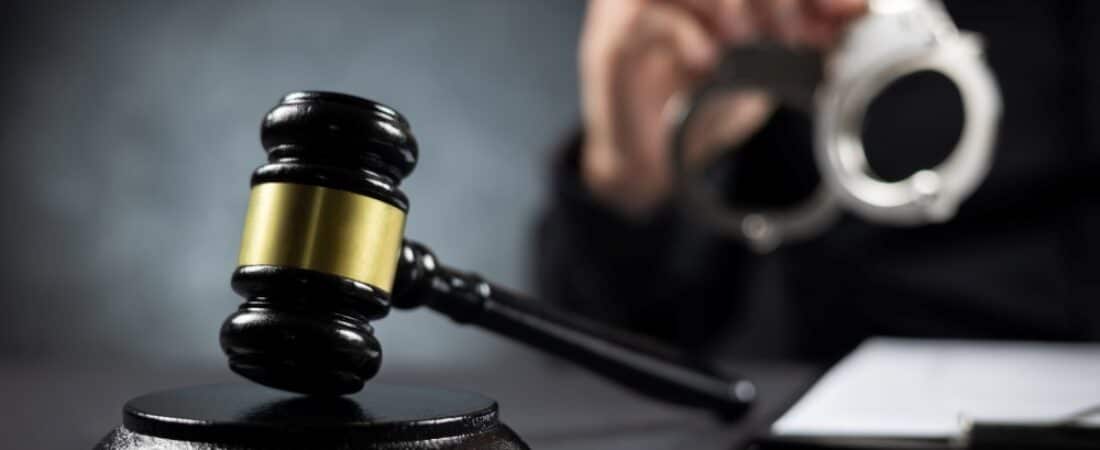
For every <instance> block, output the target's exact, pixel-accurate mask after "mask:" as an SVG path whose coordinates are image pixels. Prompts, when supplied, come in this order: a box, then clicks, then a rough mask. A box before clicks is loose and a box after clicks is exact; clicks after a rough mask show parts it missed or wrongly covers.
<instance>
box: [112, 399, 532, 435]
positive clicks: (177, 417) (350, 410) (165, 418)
mask: <svg viewBox="0 0 1100 450" xmlns="http://www.w3.org/2000/svg"><path fill="white" fill-rule="evenodd" d="M95 448H96V450H138V449H154V448H155V449H164V450H172V449H181V450H182V449H195V448H203V449H211V450H222V449H224V450H229V449H233V450H246V449H247V450H253V449H257V450H258V449H290V448H310V449H346V450H354V449H366V448H370V449H402V450H417V449H441V448H447V449H456V450H461V449H489V450H521V449H522V450H526V449H528V446H527V444H525V443H524V442H523V441H521V440H520V439H519V437H518V436H516V434H515V432H513V431H512V430H511V429H510V428H508V426H506V425H504V424H503V423H501V422H500V421H499V419H498V416H497V404H496V402H495V401H494V400H492V399H490V398H487V397H484V396H482V395H479V394H475V393H471V392H463V391H454V390H446V389H438V388H431V387H415V386H399V385H386V384H375V383H372V384H368V385H367V386H366V388H365V389H363V390H362V391H360V392H359V393H357V394H355V395H352V396H344V397H339V396H326V397H318V396H303V395H299V394H292V393H287V392H283V391H278V390H274V389H270V388H266V387H263V386H258V385H255V384H217V385H206V386H194V387H186V388H180V389H174V390H168V391H161V392H154V393H151V394H147V395H143V396H141V397H138V398H135V399H133V400H130V401H129V402H128V403H126V406H125V407H124V408H123V421H122V426H120V427H118V428H115V429H114V430H112V431H111V432H110V433H109V434H108V435H107V436H106V437H104V438H103V440H102V441H100V442H99V444H98V445H97V446H96V447H95Z"/></svg>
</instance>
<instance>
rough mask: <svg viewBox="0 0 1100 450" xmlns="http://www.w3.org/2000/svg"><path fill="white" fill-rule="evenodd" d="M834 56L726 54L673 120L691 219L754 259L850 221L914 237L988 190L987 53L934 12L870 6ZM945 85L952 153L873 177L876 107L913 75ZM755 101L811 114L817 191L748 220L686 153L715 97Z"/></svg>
mask: <svg viewBox="0 0 1100 450" xmlns="http://www.w3.org/2000/svg"><path fill="white" fill-rule="evenodd" d="M868 6H869V12H868V14H867V15H866V16H864V17H863V18H861V19H859V20H857V21H856V22H855V23H853V24H852V25H851V27H850V29H849V30H848V34H847V35H846V36H845V38H844V40H843V41H842V43H841V45H840V46H839V47H838V48H837V49H836V50H835V52H833V53H831V54H830V59H829V61H828V63H827V64H826V61H825V59H824V56H823V55H821V54H820V53H819V52H816V51H811V50H798V49H791V48H785V47H782V46H779V45H767V44H760V45H756V46H751V47H743V48H736V49H733V50H731V52H730V54H729V55H728V56H729V57H727V58H725V61H724V62H723V63H722V64H721V65H720V67H719V69H718V70H717V71H716V74H715V75H714V76H713V77H712V78H711V80H710V81H708V82H707V83H705V84H704V85H703V86H702V87H701V88H699V89H698V90H696V91H695V92H694V94H693V95H692V96H691V98H690V99H689V100H688V101H687V102H685V103H684V105H685V106H684V107H683V108H682V110H681V112H680V113H679V114H677V115H676V118H675V119H674V120H675V122H676V123H675V127H674V133H673V138H672V147H673V148H672V155H673V156H672V158H673V165H674V167H675V168H676V170H677V171H678V175H680V176H678V177H677V178H678V179H680V180H681V184H682V185H683V186H682V187H683V189H681V192H683V193H684V194H685V200H686V203H687V204H688V206H689V208H690V209H692V210H693V211H694V212H696V213H697V214H698V216H699V217H701V218H703V219H704V221H705V222H707V223H709V224H711V225H714V226H715V227H717V229H718V230H720V231H722V232H724V233H725V234H729V235H732V236H735V237H737V238H740V239H743V240H744V241H746V243H748V244H749V247H750V248H752V249H753V250H756V251H758V252H762V253H766V252H769V251H771V250H773V249H775V248H776V247H778V246H779V245H781V244H782V243H784V242H792V241H800V240H805V239H809V238H812V237H814V236H816V235H818V234H820V233H821V232H823V231H825V230H826V229H828V228H829V227H830V226H831V225H832V224H834V223H835V222H836V220H837V219H838V218H839V216H840V212H841V210H848V211H850V212H852V213H854V214H856V215H858V216H860V217H862V218H864V219H866V220H868V221H872V222H876V223H880V224H885V225H893V226H916V225H922V224H928V223H939V222H945V221H947V220H950V219H951V218H952V217H953V216H954V214H955V211H956V209H957V208H958V206H959V204H960V203H962V201H963V200H965V199H966V198H967V197H968V196H969V195H970V194H971V193H973V192H974V190H975V189H977V187H978V186H979V185H980V184H981V182H982V181H983V180H984V179H985V176H986V175H987V173H988V172H989V168H990V165H991V164H992V159H993V145H994V141H995V135H996V131H997V126H998V123H999V120H1000V114H1001V96H1000V91H999V90H998V88H997V84H996V81H995V80H994V78H993V75H992V73H991V71H990V69H989V67H988V66H987V65H986V64H985V61H984V60H983V50H982V42H981V40H980V37H979V36H977V35H976V34H974V33H970V32H964V31H960V30H958V28H956V26H955V23H954V22H953V21H952V20H951V18H950V17H949V16H948V14H947V11H946V10H945V9H944V6H943V4H942V2H940V1H939V0H871V1H870V2H869V5H868ZM924 71H931V72H936V73H939V74H942V75H943V76H945V77H946V78H947V79H949V80H950V81H952V82H953V83H954V84H955V86H956V87H957V88H958V91H959V94H960V96H961V100H962V106H963V113H964V124H963V126H962V133H961V135H960V137H959V141H958V143H957V144H956V147H955V150H954V151H953V152H952V153H951V154H950V155H949V156H948V157H947V158H946V159H944V160H943V161H942V162H940V163H939V164H938V165H936V166H935V167H932V168H928V169H924V170H919V171H917V172H915V173H913V174H911V175H910V176H908V177H907V178H905V179H902V180H899V181H884V180H882V179H880V178H878V177H877V176H875V175H874V173H873V172H872V171H871V169H870V166H869V164H868V162H867V156H866V153H865V150H864V147H863V142H862V137H861V136H862V134H861V133H862V129H863V119H864V116H865V115H866V113H867V108H868V106H869V104H870V103H871V100H873V99H874V98H875V97H877V96H878V95H879V94H880V93H882V91H883V90H884V89H885V88H886V87H888V86H889V85H890V84H891V83H893V82H894V81H897V80H898V79H900V78H902V77H905V76H907V75H910V74H914V73H917V72H924ZM738 90H762V91H765V92H768V93H770V94H771V95H772V96H773V97H774V98H775V99H776V101H777V102H779V103H781V104H784V105H787V106H790V107H794V108H796V109H801V110H803V111H805V112H808V113H812V114H813V116H812V117H813V122H814V159H815V162H816V166H817V169H818V171H819V172H820V176H821V181H820V182H819V183H818V186H817V187H816V190H815V191H814V192H813V193H812V194H810V195H809V196H807V197H805V198H804V199H803V200H801V201H800V202H798V203H796V204H794V205H792V206H789V207H783V208H779V209H766V210H747V209H741V208H737V207H735V206H731V205H726V204H724V203H723V202H722V201H721V200H720V198H719V196H718V195H716V193H714V192H711V191H709V190H707V189H705V187H704V186H702V185H701V184H700V183H699V182H698V179H697V177H692V176H689V175H690V173H689V169H688V164H687V163H686V162H685V157H684V155H685V153H686V151H685V146H686V140H687V137H686V136H687V134H688V130H689V129H690V125H691V122H692V121H693V120H694V119H696V118H697V116H698V114H699V112H700V111H701V109H702V108H701V105H703V104H704V103H705V101H706V100H707V99H708V98H710V97H711V96H713V95H714V94H715V93H717V92H736V91H738Z"/></svg>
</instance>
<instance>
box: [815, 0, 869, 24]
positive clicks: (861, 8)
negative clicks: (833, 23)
mask: <svg viewBox="0 0 1100 450" xmlns="http://www.w3.org/2000/svg"><path fill="white" fill-rule="evenodd" d="M812 1H813V3H814V5H813V6H814V9H815V10H816V11H817V12H818V13H819V14H821V15H822V16H825V17H828V18H832V19H839V20H848V19H853V18H856V17H859V16H861V15H863V14H864V13H866V12H867V0H812Z"/></svg>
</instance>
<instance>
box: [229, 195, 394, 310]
mask: <svg viewBox="0 0 1100 450" xmlns="http://www.w3.org/2000/svg"><path fill="white" fill-rule="evenodd" d="M404 231H405V212H404V211H402V210H400V209H398V208H397V207H395V206H393V205H390V204H389V203H386V202H383V201H381V200H376V199H374V198H371V197H367V196H365V195H360V194H355V193H351V192H347V191H341V190H338V189H330V188H325V187H320V186H308V185H301V184H293V183H262V184H258V185H256V186H254V187H253V188H252V196H251V198H250V200H249V203H248V214H247V216H246V217H245V222H244V236H243V237H242V238H241V254H240V258H239V259H238V264H240V265H242V266H250V265H274V266H286V267H297V268H300V269H309V270H315V271H318V272H324V273H328V274H332V275H339V276H342V277H345V278H350V279H352V280H356V281H361V282H363V283H367V284H370V285H372V286H374V287H376V288H379V289H382V290H383V291H385V292H387V293H388V292H390V289H392V287H393V278H394V274H395V273H396V272H397V258H398V254H399V252H400V251H401V241H402V236H403V235H404Z"/></svg>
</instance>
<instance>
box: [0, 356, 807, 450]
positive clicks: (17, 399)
mask: <svg viewBox="0 0 1100 450" xmlns="http://www.w3.org/2000/svg"><path fill="white" fill-rule="evenodd" d="M727 366H728V367H729V368H730V369H731V370H736V371H737V372H738V373H741V374H743V375H745V376H747V377H748V378H750V379H751V380H752V381H754V382H755V383H756V384H757V387H758V389H759V391H760V399H759V402H758V403H757V404H756V405H755V407H754V408H753V410H752V411H751V412H750V413H749V414H748V415H747V416H746V417H744V418H743V419H742V420H740V421H738V422H736V423H732V424H724V423H721V422H718V421H717V420H715V419H714V418H712V417H711V416H710V415H709V414H707V413H705V412H700V411H694V410H689V409H684V408H679V407H673V406H668V405H665V404H662V403H658V402H654V401H651V400H648V399H645V398H642V397H640V396H638V395H636V394H634V393H633V392H630V391H627V390H624V389H622V388H619V387H618V386H616V385H614V384H611V383H609V382H607V381H604V380H603V379H601V378H598V377H596V376H594V375H591V374H589V373H587V372H585V371H582V370H579V369H576V368H573V367H571V366H569V365H568V364H566V363H564V362H561V361H557V360H550V359H546V358H542V357H538V356H529V355H521V356H516V357H511V358H508V359H507V361H506V362H504V361H499V362H496V363H494V364H486V365H485V366H483V367H480V368H478V367H465V368H440V367H431V368H426V367H420V368H414V367H385V368H383V373H382V374H381V375H380V376H379V377H378V379H379V380H380V381H384V382H388V383H401V384H418V385H433V386H440V387H449V388H459V389H466V390H472V391H476V392H480V393H482V394H484V395H487V396H489V397H492V398H495V399H496V400H497V401H498V403H499V405H500V412H501V418H502V419H503V420H504V422H505V423H507V424H509V425H510V426H511V427H512V428H513V429H515V430H516V432H517V433H519V435H520V436H521V437H522V438H523V439H524V440H525V441H527V443H528V444H530V445H531V447H532V448H535V449H605V450H614V449H681V448H692V449H735V448H743V447H745V445H746V444H747V442H748V440H749V439H750V438H751V437H752V436H753V435H754V434H757V433H760V432H762V431H764V430H766V429H767V426H768V425H769V424H770V422H771V421H772V420H774V419H775V418H776V417H777V416H778V415H779V414H781V413H782V411H783V410H785V409H786V407H787V406H788V405H789V404H790V403H791V402H792V401H793V400H794V399H795V398H797V396H798V395H799V394H800V393H801V392H802V391H803V390H804V389H805V388H806V387H807V386H808V385H809V384H810V383H812V381H813V379H814V378H815V377H816V375H817V374H818V373H819V372H820V371H819V370H818V369H817V368H813V367H809V366H805V365H799V364H794V363H781V362H749V361H746V362H731V363H729V364H727ZM239 380H240V379H239V378H237V377H235V376H234V375H233V374H231V373H230V372H229V371H228V369H224V368H221V367H148V366H145V367H142V366H109V365H107V364H106V363H100V364H94V365H93V364H84V365H81V364H57V363H16V362H3V363H0V399H3V401H4V406H3V411H4V413H3V415H2V417H0V448H4V449H36V448H42V449H62V448H66V449H68V448H73V449H79V448H91V447H92V445H94V444H95V443H96V442H97V441H98V440H99V439H100V438H101V437H102V436H103V435H104V434H106V433H107V431H108V430H110V429H111V428H113V427H115V426H117V425H119V423H120V420H121V409H122V405H123V404H124V403H125V402H126V401H127V400H129V399H130V398H132V397H135V396H138V395H141V394H144V393H147V392H150V391H154V390H160V389H169V388H176V387H181V386H188V385H196V384H206V383H218V382H227V381H228V382H233V381H239Z"/></svg>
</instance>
